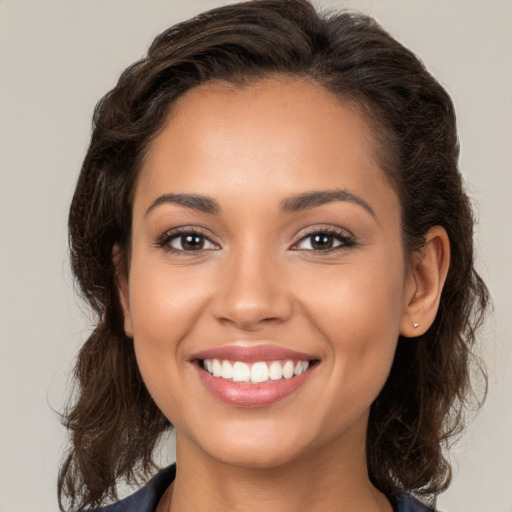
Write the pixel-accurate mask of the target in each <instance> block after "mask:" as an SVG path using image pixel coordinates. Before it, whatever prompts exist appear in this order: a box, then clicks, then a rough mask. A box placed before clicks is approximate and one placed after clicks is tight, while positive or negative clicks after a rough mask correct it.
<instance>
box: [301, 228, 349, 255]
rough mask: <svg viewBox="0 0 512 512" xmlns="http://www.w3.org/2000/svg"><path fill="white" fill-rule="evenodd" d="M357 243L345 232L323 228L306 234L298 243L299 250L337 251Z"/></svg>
mask: <svg viewBox="0 0 512 512" xmlns="http://www.w3.org/2000/svg"><path fill="white" fill-rule="evenodd" d="M353 245H355V242H354V240H353V238H351V237H350V236H347V235H346V234H345V232H338V231H331V230H322V231H315V232H313V233H310V234H308V235H306V236H304V237H303V238H302V239H301V240H300V241H299V243H298V244H297V245H296V247H297V249H296V250H299V251H316V252H322V251H331V250H333V251H335V250H337V249H343V248H344V247H352V246H353Z"/></svg>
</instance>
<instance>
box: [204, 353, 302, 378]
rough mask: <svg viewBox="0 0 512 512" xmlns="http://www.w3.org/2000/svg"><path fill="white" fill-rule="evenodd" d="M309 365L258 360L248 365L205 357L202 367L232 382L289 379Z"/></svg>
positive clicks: (298, 362) (297, 362)
mask: <svg viewBox="0 0 512 512" xmlns="http://www.w3.org/2000/svg"><path fill="white" fill-rule="evenodd" d="M308 367H309V361H296V362H293V361H272V362H264V361H258V362H257V363H253V364H252V366H250V365H249V364H247V363H244V362H242V361H235V362H231V361H226V360H224V361H221V360H219V359H205V360H204V361H203V368H204V369H205V370H206V371H207V372H208V373H211V374H212V375H213V376H214V377H221V378H223V379H226V380H232V381H233V382H252V383H255V384H256V383H261V382H267V381H268V380H269V379H270V380H280V379H283V378H284V379H291V378H292V377H293V376H295V375H300V374H301V373H304V372H305V371H306V370H307V369H308Z"/></svg>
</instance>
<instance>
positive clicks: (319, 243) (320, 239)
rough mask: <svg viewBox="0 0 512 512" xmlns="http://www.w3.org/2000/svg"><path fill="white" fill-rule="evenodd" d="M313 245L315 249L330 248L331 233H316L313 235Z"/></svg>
mask: <svg viewBox="0 0 512 512" xmlns="http://www.w3.org/2000/svg"><path fill="white" fill-rule="evenodd" d="M313 247H314V248H315V249H329V248H331V247H332V236H331V235H322V234H320V235H315V236H314V237H313Z"/></svg>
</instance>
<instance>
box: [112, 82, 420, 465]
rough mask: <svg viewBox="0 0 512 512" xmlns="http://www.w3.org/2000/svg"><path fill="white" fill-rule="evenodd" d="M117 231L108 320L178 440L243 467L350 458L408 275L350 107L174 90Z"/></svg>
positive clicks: (319, 97) (280, 91) (394, 203)
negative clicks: (116, 269)
mask: <svg viewBox="0 0 512 512" xmlns="http://www.w3.org/2000/svg"><path fill="white" fill-rule="evenodd" d="M132 236H133V245H132V253H131V263H130V268H129V274H128V279H127V281H126V282H125V283H124V285H122V286H121V293H122V296H123V297H124V300H123V302H124V304H123V305H124V310H125V328H126V331H127V333H128V334H130V335H133V338H134V344H135V350H136V355H137V361H138V364H139V367H140V371H141V373H142V376H143V378H144V381H145V383H146V385H147V388H148V390H149V392H150V393H151V395H152V397H153V398H154V400H155V402H156V403H157V405H158V407H159V408H160V409H161V410H162V411H163V413H164V414H165V415H166V417H167V418H168V419H169V420H170V421H171V422H172V423H173V424H174V425H175V426H176V428H177V431H178V439H183V440H185V439H186V440H187V441H188V442H190V443H193V445H195V446H196V447H198V448H199V449H200V450H201V451H202V452H204V453H206V454H208V455H209V456H211V457H213V458H215V459H217V460H220V461H224V462H227V463H230V464H237V465H243V466H250V467H271V466H277V465H279V464H282V463H285V462H287V461H293V460H297V459H298V458H300V457H302V456H308V454H311V453H312V452H313V451H315V453H319V450H320V451H322V450H324V451H325V452H326V453H333V450H334V451H335V450H336V447H341V446H348V445H351V446H357V447H359V448H362V449H364V438H365V432H366V426H367V418H368V411H369V408H370V405H371V403H372V402H373V400H374V399H375V398H376V396H377V395H378V393H379V391H380V390H381V388H382V387H383V385H384V383H385V381H386V378H387V376H388V373H389V370H390V366H391V362H392V359H393V355H394V352H395V348H396V343H397V338H398V335H399V332H400V328H401V324H402V322H403V321H404V316H405V306H406V303H407V300H408V298H407V297H408V295H409V291H408V290H410V289H411V281H412V277H411V276H410V275H409V273H408V272H407V271H406V267H405V264H404V258H403V251H402V246H401V235H400V214H399V202H398V199H397V196H396V194H395V192H394V191H393V189H392V188H391V187H390V185H389V184H388V182H387V181H386V179H385V177H384V174H383V172H382V170H381V169H380V168H379V165H378V162H377V159H376V155H375V151H374V143H373V140H372V136H371V132H370V131H369V128H368V126H367V124H366V122H365V119H364V118H363V117H362V115H361V114H360V113H359V112H358V111H357V109H356V108H355V107H353V106H349V105H347V104H343V103H341V102H339V101H338V100H337V99H336V98H335V97H334V96H332V95H331V94H330V93H329V92H326V91H325V90H324V89H323V88H321V87H319V86H317V85H313V84H311V83H307V82H304V81H299V80H297V81H292V80H282V81H277V80H270V79H269V80H264V81H261V82H259V83H258V84H256V85H252V86H249V87H247V88H243V89H241V88H235V87H233V86H230V85H226V84H214V83H210V84H206V85H202V86H200V87H198V88H196V89H193V90H191V91H189V92H187V93H186V94H185V95H184V96H183V97H181V99H179V100H178V102H177V103H176V104H175V105H174V107H173V109H172V111H171V114H170V115H169V117H168V120H167V123H166V125H165V126H164V128H163V130H162V131H161V132H160V133H159V135H158V136H157V137H156V139H155V140H154V141H153V143H152V145H151V147H150V149H149V153H148V155H147V159H146V160H145V163H144V166H143V169H142V171H141V175H140V178H139V181H138V184H137V187H136V191H135V199H134V206H133V232H132ZM287 361H290V362H288V363H287ZM306 366H307V369H305V368H306ZM304 369H305V371H304ZM293 371H295V373H297V374H298V375H294V376H291V374H293ZM211 372H213V375H212V373H211ZM290 372H291V373H290ZM301 372H302V373H301ZM283 373H284V375H283ZM232 375H234V376H232ZM247 380H248V382H247Z"/></svg>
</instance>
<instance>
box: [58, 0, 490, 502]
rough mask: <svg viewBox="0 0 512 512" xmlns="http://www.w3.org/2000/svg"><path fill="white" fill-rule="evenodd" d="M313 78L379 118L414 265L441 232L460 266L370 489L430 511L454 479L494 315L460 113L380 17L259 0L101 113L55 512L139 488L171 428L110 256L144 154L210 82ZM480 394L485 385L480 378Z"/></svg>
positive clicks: (402, 347)
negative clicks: (466, 172) (82, 304)
mask: <svg viewBox="0 0 512 512" xmlns="http://www.w3.org/2000/svg"><path fill="white" fill-rule="evenodd" d="M271 75H280V76H283V75H286V76H294V77H303V78H306V79H308V80H312V81H314V82H315V83H318V84H320V85H321V86H323V87H325V88H326V89H328V90H330V91H331V92H334V93H335V94H337V95H338V96H339V97H340V99H341V100H349V101H352V102H356V103H357V104H358V105H359V106H360V107H361V109H362V111H363V112H365V114H366V115H367V116H368V118H369V119H370V125H371V126H372V128H373V131H374V134H375V137H376V140H377V141H378V142H379V144H378V146H379V150H378V156H379V158H380V161H381V166H382V168H383V170H384V172H385V173H386V175H387V176H388V177H389V179H390V180H391V182H392V183H393V185H394V187H395V189H396V191H397V193H398V196H399V198H400V202H401V207H402V226H403V243H404V251H405V252H406V254H408V255H411V254H412V253H413V252H414V251H415V250H417V249H419V248H421V247H422V245H423V243H424V235H425V234H426V233H427V231H428V230H429V228H431V227H432V226H435V225H439V226H443V227H444V228H445V229H446V231H447V233H448V236H449V238H450V244H451V267H450V270H449V273H448V277H447V280H446V284H445V287H444V290H443V293H442V297H441V304H440V308H439V311H438V314H437V317H436V319H435V321H434V324H433V325H432V327H431V328H430V329H429V330H428V331H427V332H426V333H425V334H424V335H422V336H419V337H418V338H416V339H415V340H408V341H407V342H404V340H402V339H400V340H399V342H398V348H397V352H396V356H395V360H394V363H393V367H392V369H391V373H390V376H389V379H388V381H387V383H386V385H385V387H384V389H383V390H382V392H381V393H380V394H379V396H378V398H377V399H376V401H375V402H374V404H373V405H372V408H371V413H370V420H369V425H368V435H367V462H368V470H369V474H370V478H371V480H372V482H373V483H374V485H375V486H376V487H377V488H378V489H380V490H381V491H383V492H384V493H386V494H387V495H388V496H392V495H393V493H394V492H396V491H397V490H402V491H406V492H412V493H415V494H417V495H422V496H425V497H427V498H428V497H430V498H432V499H435V496H436V495H437V493H439V492H440V491H442V490H444V489H445V488H446V487H447V485H448V484H449V481H450V477H451V469H450V465H449V463H448V462H447V460H446V458H445V457H444V455H443V447H444V446H445V445H446V443H447V441H448V440H449V439H451V438H452V437H453V436H454V435H455V434H457V433H458V432H460V430H461V429H462V427H463V425H464V417H463V414H462V412H463V409H464V406H465V405H466V403H467V402H468V401H469V400H470V398H472V397H473V393H472V387H471V380H470V377H471V368H472V364H471V363H472V361H473V356H472V349H473V346H474V343H475V338H476V331H477V328H478V327H479V326H480V324H481V322H482V318H483V314H484V311H485V309H486V306H487V303H488V292H487V289H486V287H485V285H484V283H483V281H482V280H481V278H480V277H479V276H478V274H477V273H476V271H475V269H474V255H473V223H474V219H473V216H472V210H471V206H470V202H469V200H468V197H467V196H466V194H465V192H464V187H463V182H462V179H461V175H460V173H459V171H458V153H459V147H458V141H457V132H456V122H455V113H454V109H453V104H452V101H451V99H450V97H449V96H448V94H447V93H446V91H445V90H444V89H443V88H442V87H441V86H440V85H439V83H438V82H437V81H436V80H435V79H434V78H433V77H432V76H431V75H430V74H429V73H428V71H427V70H426V69H425V67H424V66H423V65H422V63H421V62H420V61H419V60H418V59H417V58H416V57H415V56H414V54H413V53H411V52H410V51H409V50H407V49H406V48H405V47H404V46H402V45H401V44H400V43H399V42H397V41H396V40H394V39H393V38H392V37H391V36H390V35H388V34H387V33H386V32H385V31H384V30H383V29H382V28H381V27H380V26H379V25H378V24H377V23H376V22H375V21H374V20H373V19H371V18H369V17H367V16H363V15H360V14H355V13H349V12H341V13H334V14H333V13H331V14H319V13H317V12H316V11H315V9H314V8H313V7H312V5H311V4H310V3H309V2H308V1H307V0H253V1H249V2H244V3H239V4H232V5H228V6H225V7H221V8H218V9H214V10H212V11H209V12H206V13H203V14H201V15H199V16H197V17H195V18H193V19H191V20H189V21H186V22H184V23H180V24H178V25H175V26H173V27H171V28H169V29H168V30H166V31H165V32H163V33H162V34H160V35H159V36H158V37H157V38H156V39H155V40H154V42H153V44H152V45H151V47H150V49H149V51H148V54H147V56H146V57H145V58H144V59H142V60H140V61H139V62H136V63H135V64H133V65H131V66H130V67H129V68H128V69H126V70H125V71H124V73H123V74H122V75H121V77H120V79H119V81H118V83H117V85H116V86H115V87H114V89H113V90H111V91H110V92H109V93H107V94H106V95H105V96H104V98H103V99H101V101H100V102H99V103H98V105H97V107H96V110H95V113H94V121H93V133H92V138H91V142H90V146H89V150H88V152H87V155H86V157H85V161H84V163H83V167H82V170H81V174H80V177H79V180H78V184H77V187H76V190H75V194H74V197H73V201H72V204H71V209H70V214H69V241H70V252H71V265H72V270H73V273H74V276H75V279H76V283H77V285H78V288H79V289H80V291H81V293H82V294H83V297H84V298H85V299H86V301H87V302H88V303H89V305H90V307H91V308H92V310H93V312H94V314H95V318H96V327H95V329H94V331H93V332H92V334H91V335H90V337H89V338H88V339H87V341H86V342H85V343H84V345H83V347H82V349H81V351H80V353H79V356H78V360H77V363H76V368H75V378H76V384H77V387H76V390H75V393H74V395H73V398H72V401H71V403H70V406H69V407H68V408H67V410H66V411H65V413H64V415H63V421H64V424H65V425H66V427H67V428H68V429H69V433H70V440H71V448H70V450H69V452H68V454H67V456H66V458H65V459H64V461H63V463H62V466H61V470H60V474H59V488H58V490H59V502H60V506H61V510H65V509H66V505H65V503H67V504H68V505H69V506H70V507H71V508H73V510H82V509H84V508H85V507H90V506H95V505H98V504H101V503H103V502H105V500H108V499H110V498H115V497H116V483H117V482H118V480H119V479H122V478H124V479H127V480H128V481H134V480H136V479H137V477H140V478H144V477H146V476H147V475H148V473H149V472H150V471H151V469H152V468H153V462H152V455H153V452H154V448H155V446H156V443H157V441H158V439H159V437H160V436H161V435H162V434H163V433H164V432H166V431H168V430H169V429H170V428H171V425H170V423H169V422H168V421H167V420H166V418H165V417H164V416H163V414H162V412H161V411H160V410H159V409H158V408H157V407H156V405H155V404H154V402H153V400H152V398H151V397H150V395H149V394H148V392H147V390H146V388H145V386H144V383H143V382H142V378H141V376H140V373H139V370H138V368H137V364H136V360H135V355H134V350H133V344H132V341H131V340H130V339H128V338H127V337H126V336H125V334H124V330H123V319H122V314H121V309H120V305H119V301H118V297H117V293H116V286H115V269H114V266H113V262H112V248H113V246H114V244H119V245H120V246H121V247H122V248H123V253H124V254H125V255H128V254H129V245H130V232H131V204H132V195H133V189H134V183H135V181H136V178H137V175H138V172H139V170H140V167H141V162H142V159H143V157H144V154H145V151H146V150H147V148H148V146H149V144H150V143H151V141H152V139H153V137H154V136H155V134H156V133H157V132H158V130H159V129H160V128H161V126H162V123H163V120H164V118H165V116H166V113H167V112H168V110H169V108H170V106H171V105H172V104H173V103H174V102H175V101H176V99H177V98H178V97H180V95H182V94H183V93H184V92H185V91H187V90H189V89H191V88H193V87H195V86H197V85H199V84H202V83H204V82H207V81H209V80H223V81H227V82H229V83H232V84H237V85H240V84H250V83H253V82H254V81H256V80H258V79H260V78H264V77H268V76H271ZM484 381H485V376H484Z"/></svg>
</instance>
